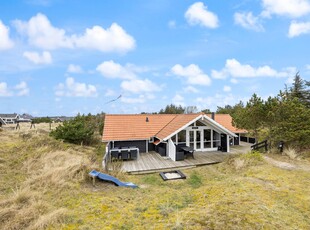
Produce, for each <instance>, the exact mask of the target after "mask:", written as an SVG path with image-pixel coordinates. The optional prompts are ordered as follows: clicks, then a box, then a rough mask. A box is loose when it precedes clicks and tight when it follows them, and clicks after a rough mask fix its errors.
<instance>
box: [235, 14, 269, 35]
mask: <svg viewBox="0 0 310 230" xmlns="http://www.w3.org/2000/svg"><path fill="white" fill-rule="evenodd" d="M234 20H235V24H237V25H240V26H242V27H243V28H246V29H249V30H254V31H257V32H259V31H264V27H263V26H262V24H261V23H260V20H259V18H258V17H255V16H254V15H253V14H252V12H247V13H235V14H234Z"/></svg>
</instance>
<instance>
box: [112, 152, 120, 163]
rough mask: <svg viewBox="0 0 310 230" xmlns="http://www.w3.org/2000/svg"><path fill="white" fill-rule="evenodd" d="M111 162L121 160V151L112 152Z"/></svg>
mask: <svg viewBox="0 0 310 230" xmlns="http://www.w3.org/2000/svg"><path fill="white" fill-rule="evenodd" d="M110 153H111V161H112V160H113V158H114V159H119V151H118V150H111V151H110Z"/></svg>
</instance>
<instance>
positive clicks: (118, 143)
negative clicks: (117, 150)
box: [114, 140, 146, 153]
mask: <svg viewBox="0 0 310 230" xmlns="http://www.w3.org/2000/svg"><path fill="white" fill-rule="evenodd" d="M130 146H135V147H137V148H139V151H140V153H145V152H146V141H145V140H144V141H143V140H142V141H114V147H130Z"/></svg>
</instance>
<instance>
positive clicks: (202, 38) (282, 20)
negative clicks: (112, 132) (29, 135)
mask: <svg viewBox="0 0 310 230" xmlns="http://www.w3.org/2000/svg"><path fill="white" fill-rule="evenodd" d="M309 44H310V1H309V0H243V1H240V0H238V1H237V0H230V1H190V0H183V1H180V0H156V1H155V0H154V1H146V0H143V1H142V0H135V1H126V0H105V1H99V0H94V1H81V0H66V1H65V0H24V1H1V3H0V113H9V112H17V113H30V114H32V115H35V116H47V115H49V116H52V115H68V116H71V115H75V114H77V113H78V112H80V113H89V112H90V113H98V112H101V111H103V112H106V113H140V112H155V111H159V110H160V109H161V108H163V107H165V106H166V105H167V104H170V103H174V104H180V105H183V106H197V107H198V109H206V108H209V109H211V110H213V111H215V110H216V108H217V106H224V105H226V104H231V105H233V104H235V103H237V102H239V101H240V100H243V101H246V100H247V99H248V98H249V97H251V95H252V94H253V93H257V94H258V95H259V96H261V97H263V98H267V97H268V96H272V95H276V94H277V93H278V92H279V90H280V89H283V88H284V85H285V84H290V83H291V80H292V77H293V76H294V74H295V73H296V72H297V71H300V74H301V76H302V78H303V79H306V80H310V58H309V57H310V45H309ZM120 95H121V97H120V98H119V99H118V100H117V101H115V102H111V103H108V104H107V102H108V101H110V100H113V99H115V98H118V97H119V96H120Z"/></svg>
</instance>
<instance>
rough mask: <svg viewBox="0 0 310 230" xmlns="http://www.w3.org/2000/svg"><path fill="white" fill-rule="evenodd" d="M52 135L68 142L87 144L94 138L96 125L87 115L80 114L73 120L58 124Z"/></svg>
mask: <svg viewBox="0 0 310 230" xmlns="http://www.w3.org/2000/svg"><path fill="white" fill-rule="evenodd" d="M50 135H51V136H52V137H54V138H55V139H61V140H64V141H66V142H70V143H74V144H86V145H87V144H90V143H91V141H92V140H93V135H94V126H93V125H91V123H90V122H89V120H88V119H87V116H86V117H85V116H80V115H78V116H77V117H75V118H74V119H73V120H70V121H65V122H64V123H63V124H62V125H60V126H58V127H57V128H56V129H55V130H53V131H52V132H51V133H50Z"/></svg>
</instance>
